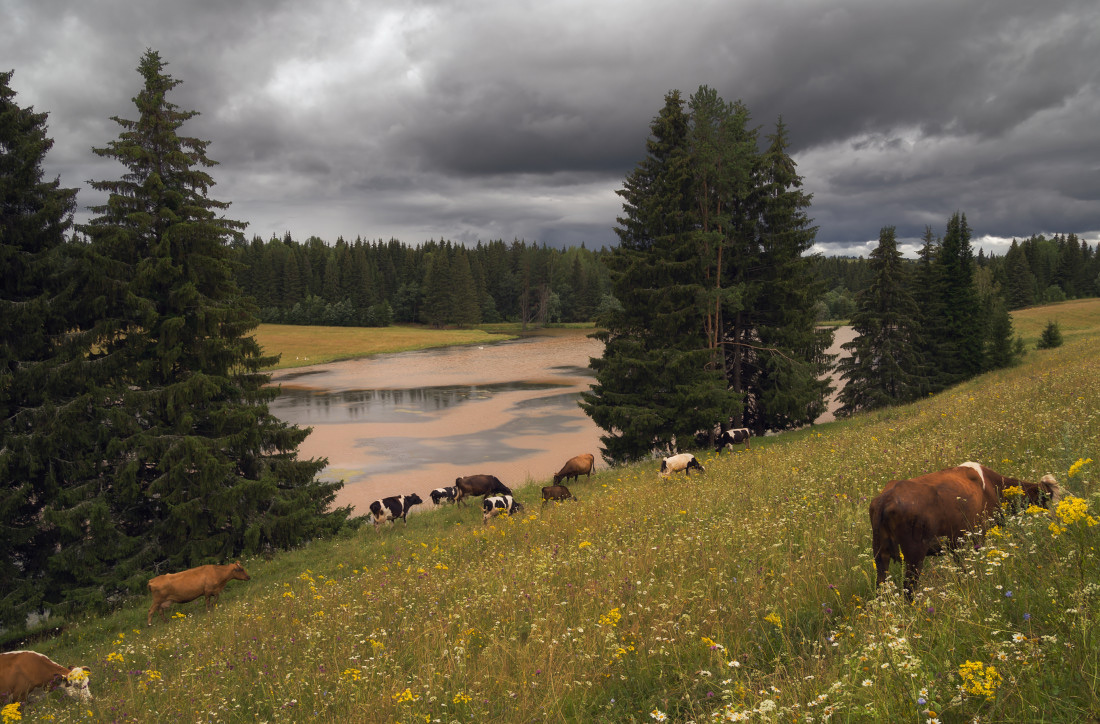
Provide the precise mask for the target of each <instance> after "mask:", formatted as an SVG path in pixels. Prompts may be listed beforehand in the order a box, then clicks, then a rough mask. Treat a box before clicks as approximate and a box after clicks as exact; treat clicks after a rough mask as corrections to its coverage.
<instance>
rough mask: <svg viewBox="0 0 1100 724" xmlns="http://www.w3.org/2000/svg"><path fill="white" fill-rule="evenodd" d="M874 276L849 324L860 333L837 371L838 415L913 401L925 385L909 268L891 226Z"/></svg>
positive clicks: (875, 254)
mask: <svg viewBox="0 0 1100 724" xmlns="http://www.w3.org/2000/svg"><path fill="white" fill-rule="evenodd" d="M870 262H871V268H872V269H873V270H874V274H875V276H874V279H873V280H872V281H871V284H870V286H869V287H867V288H866V289H864V290H863V291H861V292H859V293H858V294H857V295H856V312H855V314H853V315H852V319H851V323H852V327H853V329H854V330H855V333H856V337H855V339H853V340H852V341H851V342H848V343H847V344H845V345H843V347H842V348H843V349H844V350H845V351H847V352H848V353H849V355H848V356H847V357H844V358H842V359H841V360H840V362H839V364H838V370H839V371H840V376H841V379H843V380H844V381H845V384H844V388H843V389H842V390H841V391H840V393H839V395H838V396H837V400H838V401H839V402H840V408H839V409H838V410H837V414H838V415H841V416H843V415H851V414H853V413H856V412H859V411H861V410H872V409H876V408H879V407H887V406H890V405H897V404H901V403H904V402H909V401H911V400H914V399H916V398H917V397H919V396H920V395H921V391H922V389H923V384H922V379H921V371H922V363H921V356H920V338H919V336H918V335H919V323H918V319H917V318H918V315H919V313H920V307H919V306H918V304H917V301H916V299H915V298H914V297H913V295H912V293H911V282H910V279H909V274H908V271H907V269H906V267H905V265H904V263H903V261H902V256H901V251H899V250H898V245H897V238H896V234H895V229H894V227H893V226H886V227H883V228H882V229H881V230H880V231H879V237H878V246H877V247H875V250H874V251H872V252H871V259H870Z"/></svg>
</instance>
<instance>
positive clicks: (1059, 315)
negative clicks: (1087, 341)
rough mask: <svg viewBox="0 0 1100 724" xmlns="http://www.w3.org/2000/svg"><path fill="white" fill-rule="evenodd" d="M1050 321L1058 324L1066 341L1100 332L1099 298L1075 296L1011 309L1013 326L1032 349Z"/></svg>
mask: <svg viewBox="0 0 1100 724" xmlns="http://www.w3.org/2000/svg"><path fill="white" fill-rule="evenodd" d="M1050 322H1056V323H1057V324H1058V327H1059V329H1061V331H1062V336H1063V338H1065V339H1066V340H1067V341H1069V340H1071V339H1075V338H1078V337H1089V336H1096V335H1100V299H1074V300H1071V301H1068V302H1061V303H1059V304H1048V305H1046V306H1042V307H1031V308H1029V309H1017V310H1016V311H1014V312H1012V325H1013V328H1014V329H1015V330H1016V334H1018V335H1020V336H1021V337H1023V338H1024V341H1025V342H1027V344H1028V346H1029V347H1030V348H1034V347H1035V342H1037V341H1038V340H1039V337H1040V335H1042V333H1043V330H1044V329H1046V326H1047V324H1048V323H1050Z"/></svg>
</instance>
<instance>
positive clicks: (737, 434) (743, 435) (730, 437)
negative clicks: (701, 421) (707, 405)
mask: <svg viewBox="0 0 1100 724" xmlns="http://www.w3.org/2000/svg"><path fill="white" fill-rule="evenodd" d="M751 437H752V433H750V432H749V428H747V427H735V428H733V429H731V430H723V431H722V433H721V434H720V435H719V436H718V439H717V440H715V441H714V445H715V447H714V452H716V453H718V452H722V449H723V448H732V447H733V446H735V445H740V444H741V443H745V448H746V449H751V448H752V445H751V444H749V438H751Z"/></svg>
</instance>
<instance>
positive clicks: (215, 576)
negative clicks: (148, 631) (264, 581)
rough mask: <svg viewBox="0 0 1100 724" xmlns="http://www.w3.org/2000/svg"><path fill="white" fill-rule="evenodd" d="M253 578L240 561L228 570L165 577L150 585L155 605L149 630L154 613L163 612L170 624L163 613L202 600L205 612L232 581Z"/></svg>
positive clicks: (220, 568) (191, 570) (196, 570)
mask: <svg viewBox="0 0 1100 724" xmlns="http://www.w3.org/2000/svg"><path fill="white" fill-rule="evenodd" d="M251 578H252V576H250V575H248V571H246V570H245V569H244V566H242V565H241V562H240V561H237V562H236V563H231V564H229V565H225V566H218V565H207V566H199V567H197V568H189V569H188V570H186V571H180V572H179V573H165V574H164V575H161V576H157V577H156V578H153V579H151V580H150V581H149V592H150V593H152V594H153V605H152V606H150V607H149V615H148V616H147V617H146V619H145V625H146V626H152V625H153V613H154V612H155V611H158V610H159V611H160V618H161V620H162V621H167V620H168V618H167V616H165V615H164V611H165V610H166V609H167V608H168V607H169V606H171V605H172V604H173V603H188V602H189V601H194V600H195V599H196V598H198V597H199V596H204V597H205V598H206V610H207V611H209V610H210V607H211V605H212V604H216V603H217V602H218V596H220V595H221V592H222V589H223V588H225V586H226V584H227V583H229V582H230V581H231V580H233V579H237V580H238V581H248V580H251Z"/></svg>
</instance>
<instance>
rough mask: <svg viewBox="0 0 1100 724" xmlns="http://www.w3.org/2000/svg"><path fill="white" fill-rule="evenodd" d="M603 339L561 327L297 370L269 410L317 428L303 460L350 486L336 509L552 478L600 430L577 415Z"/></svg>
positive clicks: (594, 447) (281, 378) (591, 448)
mask: <svg viewBox="0 0 1100 724" xmlns="http://www.w3.org/2000/svg"><path fill="white" fill-rule="evenodd" d="M600 350H601V346H600V343H599V342H596V341H595V340H590V339H588V338H587V336H586V335H585V333H584V332H583V331H577V330H557V331H556V332H555V333H554V334H552V335H549V336H541V335H540V336H533V337H528V338H524V339H520V340H514V341H510V342H504V343H499V344H492V345H484V346H482V347H480V348H470V347H452V348H445V349H436V350H425V351H421V352H408V353H401V354H394V355H383V356H380V357H374V358H371V359H364V360H353V361H347V362H338V363H334V364H330V365H319V366H317V367H311V368H305V369H298V370H289V371H287V372H282V373H278V374H276V375H274V376H273V380H272V381H273V383H275V384H279V385H281V387H282V394H281V395H280V396H279V397H278V398H276V400H275V401H274V402H273V403H272V404H271V411H272V412H273V413H274V414H275V415H277V416H278V417H280V418H281V419H283V420H286V421H288V422H292V423H294V424H297V425H302V426H310V427H313V432H312V434H311V435H310V436H309V437H308V438H306V441H305V442H304V443H303V444H302V446H301V448H300V453H301V455H302V456H303V457H326V458H328V460H329V465H328V468H326V471H325V473H324V476H325V477H326V478H329V479H343V480H344V481H345V487H344V489H343V490H342V491H341V493H340V495H339V497H338V499H337V503H338V504H351V505H354V506H356V507H357V508H358V509H359V510H358V511H357V512H362V510H363V509H364V508H365V506H366V505H368V504H369V503H370V501H371V500H374V499H376V498H378V497H381V496H384V495H396V494H404V493H410V492H417V493H419V494H420V495H421V497H422V498H424V499H428V497H427V493H428V491H430V490H431V489H432V488H435V487H438V486H440V485H447V484H451V483H453V481H454V479H455V478H456V477H459V476H461V475H469V474H473V473H481V472H486V473H491V474H494V475H497V477H499V478H501V479H502V480H504V481H505V482H506V483H507V484H508V485H512V486H515V485H517V484H520V483H522V482H524V481H526V480H531V479H534V480H544V479H547V478H549V477H550V476H551V475H553V473H555V472H556V471H557V469H558V467H560V465H561V463H563V462H564V461H565V460H567V459H568V458H570V457H572V456H573V455H577V454H579V453H581V452H591V453H593V454H596V455H597V457H598V456H599V435H600V434H601V431H600V430H599V428H597V427H596V426H595V425H594V424H593V423H592V421H591V420H590V419H589V418H588V417H587V416H586V415H585V414H584V413H583V412H582V411H581V410H580V408H579V407H577V400H578V398H579V394H580V392H581V391H583V390H585V389H587V388H588V385H589V384H590V383H591V381H592V376H591V371H590V370H589V369H588V360H589V358H590V357H593V356H597V355H598V354H599V353H600Z"/></svg>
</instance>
